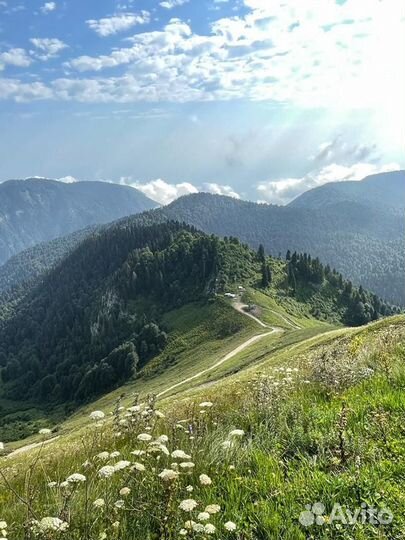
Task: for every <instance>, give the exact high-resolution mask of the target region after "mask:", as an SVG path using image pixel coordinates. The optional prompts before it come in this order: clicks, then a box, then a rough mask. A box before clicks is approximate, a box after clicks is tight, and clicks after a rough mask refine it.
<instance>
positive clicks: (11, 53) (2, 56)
mask: <svg viewBox="0 0 405 540" xmlns="http://www.w3.org/2000/svg"><path fill="white" fill-rule="evenodd" d="M31 63H32V59H31V58H30V57H29V56H28V54H27V52H26V51H25V50H24V49H20V48H16V49H9V50H8V51H5V52H2V53H0V70H2V69H4V67H5V66H6V65H10V66H16V67H28V66H29V65H31Z"/></svg>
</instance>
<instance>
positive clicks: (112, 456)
mask: <svg viewBox="0 0 405 540" xmlns="http://www.w3.org/2000/svg"><path fill="white" fill-rule="evenodd" d="M120 455H121V452H118V450H115V451H114V452H111V454H110V458H111V459H115V458H117V457H119V456H120Z"/></svg>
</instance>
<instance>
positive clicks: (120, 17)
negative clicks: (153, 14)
mask: <svg viewBox="0 0 405 540" xmlns="http://www.w3.org/2000/svg"><path fill="white" fill-rule="evenodd" d="M149 21H150V13H149V12H148V11H142V12H141V13H119V14H117V15H113V16H112V17H105V18H103V19H97V20H96V19H90V20H88V21H86V22H87V25H88V26H89V28H91V30H94V32H96V34H98V35H99V36H101V37H108V36H111V35H113V34H117V33H118V32H123V31H125V30H129V29H130V28H132V27H134V26H136V25H138V24H146V23H148V22H149Z"/></svg>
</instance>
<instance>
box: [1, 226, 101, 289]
mask: <svg viewBox="0 0 405 540" xmlns="http://www.w3.org/2000/svg"><path fill="white" fill-rule="evenodd" d="M98 228H99V226H97V225H94V226H90V227H86V228H85V229H81V230H80V231H76V232H74V233H71V234H69V235H67V236H62V237H61V238H55V239H54V240H50V241H49V242H42V243H41V244H37V245H35V246H33V247H30V248H28V249H25V250H24V251H21V252H20V253H17V254H16V255H13V257H11V258H10V259H9V260H8V261H7V262H6V263H5V264H3V266H0V296H2V295H4V294H5V293H6V292H7V291H10V290H13V289H15V287H18V286H19V285H21V284H22V283H25V282H27V281H32V280H35V279H36V278H38V277H40V276H42V275H43V274H44V273H46V272H47V271H48V270H50V269H51V268H52V267H53V266H54V265H56V264H58V263H59V262H60V261H61V260H62V259H64V258H65V257H66V256H67V254H68V253H70V251H72V250H73V249H74V248H75V247H76V246H78V245H79V244H80V242H82V241H83V240H84V239H85V238H87V237H88V236H89V235H90V234H94V233H95V232H96V231H97V230H98Z"/></svg>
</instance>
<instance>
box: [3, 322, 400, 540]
mask: <svg viewBox="0 0 405 540" xmlns="http://www.w3.org/2000/svg"><path fill="white" fill-rule="evenodd" d="M403 343H404V329H403V327H402V326H401V325H393V326H389V325H386V326H383V327H381V328H380V329H379V330H378V331H368V330H367V331H365V332H363V333H362V334H358V335H356V336H355V337H354V338H352V337H350V338H349V337H348V338H341V339H339V340H337V341H336V342H334V343H333V344H330V345H327V346H323V347H321V348H317V349H315V350H314V351H312V352H311V353H310V354H308V353H307V354H305V355H303V356H301V357H299V358H294V359H291V361H290V362H289V363H288V364H287V365H285V366H279V367H271V368H269V369H267V370H263V371H262V372H259V373H257V374H256V376H255V377H254V378H252V380H250V381H249V382H248V383H247V384H246V383H244V384H243V385H242V384H237V383H235V384H234V385H229V386H228V387H227V388H222V389H221V392H218V391H217V390H216V389H215V387H213V388H210V389H209V390H206V392H205V395H202V396H201V398H200V399H199V400H195V399H193V400H178V401H177V402H173V403H172V404H171V405H170V407H167V409H166V410H165V411H164V414H163V412H161V411H159V410H158V408H157V404H156V401H155V399H154V397H153V396H146V397H144V398H142V399H140V398H139V397H138V396H134V400H133V403H132V405H131V406H130V407H127V408H125V409H123V408H122V406H121V404H120V402H119V401H117V403H116V406H115V408H114V410H113V411H112V413H110V414H109V415H107V416H106V417H105V418H101V417H102V416H103V414H101V413H98V414H93V415H92V416H93V418H94V419H91V418H89V426H88V428H87V429H86V430H85V432H83V433H82V434H81V436H80V437H78V436H71V437H70V438H64V439H61V440H58V441H56V442H54V443H53V444H51V445H49V446H45V445H44V446H43V447H42V448H39V449H37V450H35V451H33V452H32V453H30V454H28V455H27V456H25V457H22V456H21V457H19V458H12V459H9V460H7V459H3V460H2V463H1V471H0V483H1V487H0V521H2V520H4V521H5V522H6V523H3V524H0V529H1V525H3V526H4V529H3V532H1V531H0V537H1V535H3V537H4V538H9V539H11V538H13V539H33V538H44V539H47V540H53V539H57V538H64V539H66V540H79V539H80V540H87V539H88V540H90V539H91V540H93V539H94V540H103V539H106V540H107V539H110V538H114V539H117V540H118V539H119V540H138V539H139V540H141V539H142V540H145V539H147V540H152V539H165V540H174V539H178V538H182V537H185V538H193V539H200V538H201V539H202V538H217V539H223V538H234V539H238V540H256V539H260V540H261V539H263V540H265V539H266V540H267V539H274V540H276V539H289V540H301V539H302V540H304V539H310V538H313V539H329V538H331V539H347V540H349V539H362V540H363V539H364V540H365V539H372V538H378V539H400V538H404V531H405V493H404V490H403V486H404V482H405V459H404V458H405V427H404V418H405V414H404V413H405V399H404V396H405V393H404V390H405V366H404V360H405V348H404V345H403ZM43 436H44V439H46V438H47V437H49V436H51V435H50V434H46V433H45V434H44V435H43ZM315 503H322V505H323V507H324V509H323V511H322V515H321V514H319V515H318V514H316V516H315V517H317V518H318V522H319V524H316V523H315V524H313V525H308V526H306V525H305V524H301V522H300V516H301V514H302V512H304V511H308V510H307V508H310V509H312V508H313V505H314V504H315ZM336 503H339V504H341V505H342V506H343V507H347V508H348V509H350V510H353V511H354V510H355V509H357V508H361V509H364V508H365V509H366V510H365V511H366V512H369V511H370V509H371V508H376V509H377V511H380V510H382V509H389V510H390V511H391V512H392V514H393V520H392V522H391V523H387V524H373V523H370V522H369V520H368V519H367V520H364V521H365V522H364V523H363V522H362V521H361V520H360V519H359V520H356V521H355V522H353V524H344V523H342V522H340V521H332V522H330V521H329V520H328V516H330V513H331V511H332V508H333V505H334V504H336ZM51 518H52V519H51ZM5 525H7V526H5Z"/></svg>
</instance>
